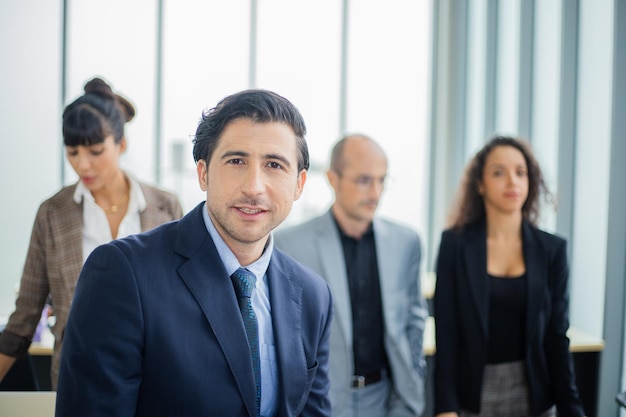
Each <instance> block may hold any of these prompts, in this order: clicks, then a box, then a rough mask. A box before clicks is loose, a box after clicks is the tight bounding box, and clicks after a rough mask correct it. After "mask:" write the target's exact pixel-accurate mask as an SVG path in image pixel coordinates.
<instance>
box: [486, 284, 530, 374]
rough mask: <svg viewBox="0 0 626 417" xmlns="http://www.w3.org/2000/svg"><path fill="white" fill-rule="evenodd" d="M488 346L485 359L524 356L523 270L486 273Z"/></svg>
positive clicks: (509, 360) (494, 359) (498, 361)
mask: <svg viewBox="0 0 626 417" xmlns="http://www.w3.org/2000/svg"><path fill="white" fill-rule="evenodd" d="M489 287H490V291H489V350H488V354H487V363H491V364H495V363H504V362H514V361H519V360H523V359H524V346H525V343H524V329H525V328H526V274H524V275H522V276H520V277H495V276H493V275H489Z"/></svg>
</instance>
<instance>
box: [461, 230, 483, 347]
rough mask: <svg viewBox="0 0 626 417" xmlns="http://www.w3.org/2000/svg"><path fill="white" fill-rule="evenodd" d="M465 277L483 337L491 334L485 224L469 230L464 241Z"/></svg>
mask: <svg viewBox="0 0 626 417" xmlns="http://www.w3.org/2000/svg"><path fill="white" fill-rule="evenodd" d="M463 253H464V258H465V271H466V274H465V276H466V277H467V279H468V281H469V282H468V285H469V287H470V292H471V294H472V298H473V301H474V307H475V310H476V314H477V315H478V318H479V320H480V324H481V326H480V327H481V329H482V331H483V336H484V337H485V338H486V337H487V335H488V334H489V332H488V329H487V326H488V319H487V316H488V314H489V280H488V279H487V229H486V227H485V225H484V224H481V225H477V226H475V227H473V228H471V229H468V233H467V239H465V241H464V250H463Z"/></svg>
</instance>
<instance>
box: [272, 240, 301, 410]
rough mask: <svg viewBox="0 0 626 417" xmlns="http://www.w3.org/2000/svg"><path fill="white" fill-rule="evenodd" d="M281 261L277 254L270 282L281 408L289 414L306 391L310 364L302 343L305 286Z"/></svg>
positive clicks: (275, 253) (273, 261) (274, 255)
mask: <svg viewBox="0 0 626 417" xmlns="http://www.w3.org/2000/svg"><path fill="white" fill-rule="evenodd" d="M281 258H282V257H279V255H278V254H277V252H274V254H273V255H272V261H271V262H270V265H269V268H268V270H267V280H268V287H269V293H270V302H271V304H272V326H273V328H274V344H275V346H276V356H277V361H278V369H279V371H278V372H279V374H280V386H281V391H282V392H281V395H279V409H282V410H283V411H286V410H288V409H290V408H291V406H293V405H294V404H296V403H297V402H298V401H299V399H300V398H301V396H302V393H303V392H304V391H305V385H306V369H307V364H306V359H305V357H304V346H303V341H302V340H303V336H302V295H303V294H302V287H300V285H298V284H297V283H296V282H294V280H293V279H292V274H293V273H292V272H291V271H290V269H288V266H287V265H286V263H284V262H282V259H281ZM290 405H291V406H290Z"/></svg>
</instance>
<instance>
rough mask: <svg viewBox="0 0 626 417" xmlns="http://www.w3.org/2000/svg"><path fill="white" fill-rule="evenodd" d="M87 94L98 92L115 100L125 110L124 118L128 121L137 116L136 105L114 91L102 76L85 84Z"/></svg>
mask: <svg viewBox="0 0 626 417" xmlns="http://www.w3.org/2000/svg"><path fill="white" fill-rule="evenodd" d="M84 90H85V94H90V93H91V94H97V95H99V96H100V97H103V98H107V99H109V100H115V101H116V102H117V104H118V105H119V106H120V109H121V110H122V112H124V118H125V119H126V123H128V122H130V121H131V120H133V118H134V117H135V106H133V104H132V103H131V102H130V101H129V100H128V99H127V98H125V97H123V96H121V95H119V94H116V93H114V92H113V89H112V88H111V86H110V85H109V84H107V83H106V82H105V81H104V80H103V79H101V78H98V77H96V78H94V79H92V80H91V81H89V82H87V84H85V88H84Z"/></svg>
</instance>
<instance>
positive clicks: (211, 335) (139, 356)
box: [56, 204, 332, 417]
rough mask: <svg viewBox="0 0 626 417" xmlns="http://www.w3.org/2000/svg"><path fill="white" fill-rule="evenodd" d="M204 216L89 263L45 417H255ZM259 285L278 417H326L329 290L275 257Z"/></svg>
mask: <svg viewBox="0 0 626 417" xmlns="http://www.w3.org/2000/svg"><path fill="white" fill-rule="evenodd" d="M204 207H205V206H204V204H200V205H199V206H197V207H196V208H195V209H194V210H193V211H191V212H190V213H189V214H188V215H186V216H185V217H184V218H182V219H181V220H180V221H175V222H171V223H168V224H165V225H163V226H160V227H158V228H156V229H153V230H152V231H149V232H146V233H142V234H138V235H134V236H131V237H128V238H125V239H121V240H117V241H113V242H111V243H109V244H106V245H103V246H100V247H98V248H97V249H96V250H95V251H93V253H92V254H91V255H90V257H89V259H88V260H87V262H86V263H85V266H84V268H83V270H82V272H81V275H80V278H79V281H78V285H77V288H76V294H75V297H74V301H73V304H72V307H71V310H70V316H69V320H68V324H67V328H66V331H65V343H64V346H63V352H62V359H61V372H60V378H59V386H58V393H57V406H56V411H57V414H56V415H57V416H60V417H62V416H68V417H69V416H95V415H99V416H103V415H106V416H110V417H111V416H156V415H163V416H194V417H195V416H254V415H255V413H256V404H255V385H254V376H253V371H252V365H251V361H250V353H249V350H248V344H247V340H246V334H245V330H244V327H243V321H242V319H241V313H240V311H239V307H238V304H237V300H236V296H235V292H234V290H233V286H232V283H231V281H230V278H229V276H228V275H227V273H226V271H225V269H224V266H223V264H222V262H221V260H220V258H219V256H218V253H217V250H216V248H215V245H214V244H213V240H212V239H211V237H210V235H209V233H208V232H207V230H206V227H205V225H204V221H203V218H202V209H203V208H204ZM267 277H268V285H269V293H270V302H271V309H272V313H271V314H272V324H273V327H274V336H275V348H276V352H277V362H278V371H279V378H278V380H279V384H280V386H279V407H278V415H279V416H296V415H302V416H328V415H330V403H329V400H328V389H329V380H328V354H329V343H328V340H329V339H328V338H329V330H330V322H331V315H332V310H331V309H332V307H331V306H332V303H331V296H330V291H329V288H328V286H327V285H326V283H325V282H324V281H323V280H322V279H321V278H320V277H319V276H317V275H315V274H314V273H312V272H311V271H310V270H308V269H306V268H304V267H302V266H301V265H300V264H299V263H297V262H295V261H294V260H292V259H291V258H289V257H288V256H287V255H285V254H284V253H282V252H281V251H280V250H277V249H274V253H273V255H272V259H271V262H270V265H269V268H268V270H267Z"/></svg>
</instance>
